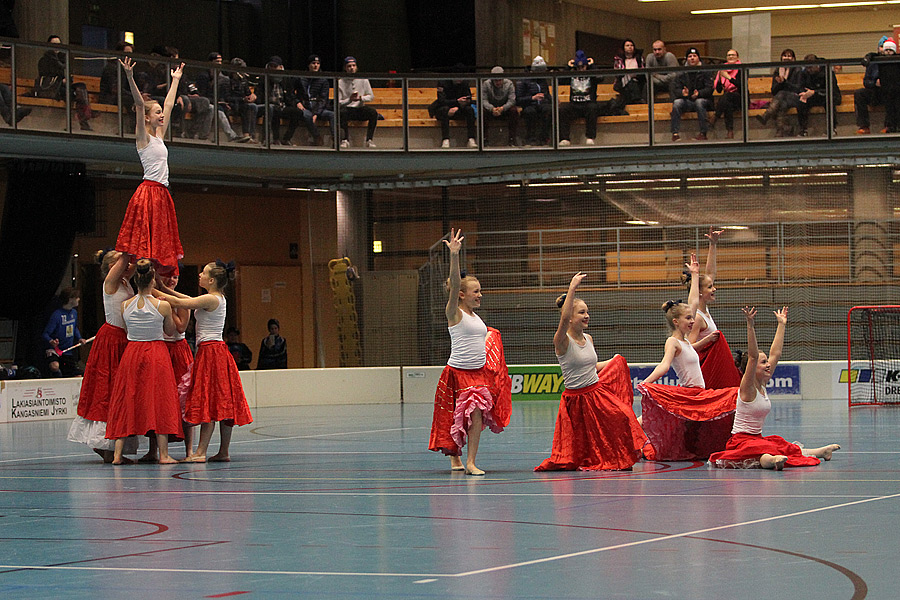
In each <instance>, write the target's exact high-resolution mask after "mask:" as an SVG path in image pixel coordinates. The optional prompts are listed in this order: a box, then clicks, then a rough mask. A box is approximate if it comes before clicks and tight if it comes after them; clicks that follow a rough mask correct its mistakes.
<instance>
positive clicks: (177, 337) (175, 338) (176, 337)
mask: <svg viewBox="0 0 900 600" xmlns="http://www.w3.org/2000/svg"><path fill="white" fill-rule="evenodd" d="M174 310H175V308H174V307H173V308H172V311H173V312H174ZM190 318H191V313H190V312H188V319H190ZM184 333H185V332H183V331H178V330H177V329H176V330H175V333H174V334H173V335H168V334H167V333H166V332H163V339H164V340H166V341H167V342H180V341H181V340H183V339H184Z"/></svg>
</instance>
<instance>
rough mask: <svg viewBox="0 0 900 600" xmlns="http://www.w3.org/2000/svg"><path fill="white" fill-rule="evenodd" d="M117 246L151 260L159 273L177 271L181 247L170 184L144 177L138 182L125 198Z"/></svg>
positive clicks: (119, 248) (182, 256) (128, 252)
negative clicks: (126, 201) (131, 192)
mask: <svg viewBox="0 0 900 600" xmlns="http://www.w3.org/2000/svg"><path fill="white" fill-rule="evenodd" d="M116 250H118V251H119V252H125V253H127V254H131V255H132V256H136V257H137V258H149V259H151V260H153V261H154V263H155V264H156V265H157V269H158V270H159V272H160V274H162V275H169V274H172V273H178V260H179V259H181V258H184V250H183V249H182V247H181V238H180V237H179V236H178V220H177V219H176V217H175V203H174V202H173V201H172V196H171V195H170V194H169V188H167V187H166V186H164V185H163V184H161V183H157V182H155V181H147V180H146V179H145V180H144V181H143V182H142V183H141V185H139V186H138V188H137V190H136V191H135V192H134V195H133V196H132V197H131V200H129V201H128V208H127V209H126V210H125V218H124V219H122V227H121V228H120V229H119V237H118V238H117V239H116Z"/></svg>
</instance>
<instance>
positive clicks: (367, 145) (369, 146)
mask: <svg viewBox="0 0 900 600" xmlns="http://www.w3.org/2000/svg"><path fill="white" fill-rule="evenodd" d="M377 147H378V146H376V145H375V142H373V141H372V140H366V148H377Z"/></svg>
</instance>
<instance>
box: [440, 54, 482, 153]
mask: <svg viewBox="0 0 900 600" xmlns="http://www.w3.org/2000/svg"><path fill="white" fill-rule="evenodd" d="M465 68H466V67H465V65H462V64H458V65H456V66H454V68H453V70H454V71H457V72H460V71H462V70H464V69H465ZM428 114H430V115H431V116H432V117H434V118H435V119H437V121H438V122H439V123H440V124H441V148H449V147H450V119H454V120H459V119H465V121H466V137H467V138H468V144H467V145H468V147H469V148H477V147H478V141H477V140H476V139H475V136H476V135H478V132H477V129H476V128H475V107H474V106H473V102H472V88H471V87H470V84H469V82H468V81H465V80H463V79H457V78H453V79H446V80H444V81H441V82H439V83H438V87H437V99H436V100H435V101H434V102H432V103H431V106H429V107H428Z"/></svg>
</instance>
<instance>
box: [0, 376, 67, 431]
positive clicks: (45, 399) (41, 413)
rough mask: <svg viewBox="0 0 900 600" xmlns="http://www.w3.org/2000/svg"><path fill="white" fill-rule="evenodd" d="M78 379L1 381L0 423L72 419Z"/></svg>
mask: <svg viewBox="0 0 900 600" xmlns="http://www.w3.org/2000/svg"><path fill="white" fill-rule="evenodd" d="M80 393H81V377H72V378H67V379H26V380H22V381H0V422H2V423H16V422H19V421H49V420H52V419H72V418H74V417H75V414H76V412H75V408H76V406H78V397H79V395H80Z"/></svg>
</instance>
